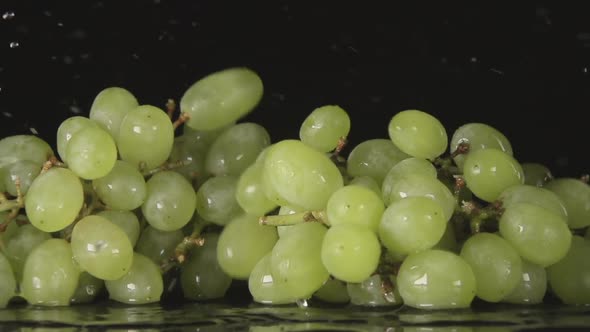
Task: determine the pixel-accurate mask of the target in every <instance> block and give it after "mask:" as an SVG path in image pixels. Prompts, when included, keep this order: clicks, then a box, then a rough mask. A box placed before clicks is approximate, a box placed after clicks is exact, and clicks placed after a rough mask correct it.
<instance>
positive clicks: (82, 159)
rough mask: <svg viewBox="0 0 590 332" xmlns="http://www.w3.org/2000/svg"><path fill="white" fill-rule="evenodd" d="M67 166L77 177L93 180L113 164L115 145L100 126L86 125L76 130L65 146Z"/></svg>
mask: <svg viewBox="0 0 590 332" xmlns="http://www.w3.org/2000/svg"><path fill="white" fill-rule="evenodd" d="M66 157H67V161H68V167H69V168H70V169H71V170H72V171H73V172H74V173H76V175H78V176H79V177H81V178H83V179H86V180H94V179H98V178H100V177H103V176H105V175H107V174H108V173H109V172H110V171H111V170H112V169H113V166H115V161H116V160H117V146H116V145H115V141H114V140H113V138H112V137H111V135H110V134H109V133H108V132H106V131H105V130H103V129H102V128H99V127H98V126H97V127H92V126H88V127H86V128H82V129H80V130H79V131H77V132H76V133H75V134H74V135H72V138H71V139H70V140H69V142H68V145H67V147H66Z"/></svg>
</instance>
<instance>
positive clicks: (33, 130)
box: [29, 127, 39, 135]
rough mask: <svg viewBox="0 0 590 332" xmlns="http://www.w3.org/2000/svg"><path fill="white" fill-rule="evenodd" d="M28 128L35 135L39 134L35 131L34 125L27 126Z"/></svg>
mask: <svg viewBox="0 0 590 332" xmlns="http://www.w3.org/2000/svg"><path fill="white" fill-rule="evenodd" d="M29 130H30V131H31V132H32V133H33V134H35V135H39V132H38V131H37V129H35V128H34V127H31V128H29Z"/></svg>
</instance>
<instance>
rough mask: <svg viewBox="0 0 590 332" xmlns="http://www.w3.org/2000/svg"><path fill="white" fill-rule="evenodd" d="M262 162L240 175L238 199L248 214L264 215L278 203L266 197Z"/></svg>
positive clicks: (251, 166)
mask: <svg viewBox="0 0 590 332" xmlns="http://www.w3.org/2000/svg"><path fill="white" fill-rule="evenodd" d="M262 172H263V165H262V163H255V164H252V165H250V167H248V168H246V170H245V171H244V172H243V173H242V175H240V178H239V179H238V183H237V186H236V195H235V197H236V201H237V202H238V204H239V205H240V207H241V208H242V209H243V210H244V211H245V212H246V213H248V214H252V215H257V216H263V215H265V214H267V213H268V212H270V211H272V210H274V209H275V208H276V207H277V205H276V204H275V202H273V201H271V200H270V199H268V198H267V197H266V194H265V193H264V188H263V185H262Z"/></svg>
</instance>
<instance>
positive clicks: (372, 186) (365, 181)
mask: <svg viewBox="0 0 590 332" xmlns="http://www.w3.org/2000/svg"><path fill="white" fill-rule="evenodd" d="M348 185H349V186H353V185H354V186H361V187H365V188H367V189H369V190H371V191H373V192H374V193H375V194H377V196H379V197H381V187H380V186H379V184H377V181H375V179H373V178H372V177H370V176H367V175H362V176H356V177H354V178H352V179H351V180H350V182H348Z"/></svg>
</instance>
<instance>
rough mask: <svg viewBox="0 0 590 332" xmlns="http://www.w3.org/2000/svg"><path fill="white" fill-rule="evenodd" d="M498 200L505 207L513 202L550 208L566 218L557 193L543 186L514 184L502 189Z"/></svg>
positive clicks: (563, 206)
mask: <svg viewBox="0 0 590 332" xmlns="http://www.w3.org/2000/svg"><path fill="white" fill-rule="evenodd" d="M498 200H499V201H501V202H502V207H503V208H505V209H506V208H508V207H509V206H511V205H512V204H515V203H530V204H534V205H538V206H540V207H543V208H545V209H547V210H550V211H551V212H553V213H555V214H557V215H559V216H561V217H562V218H563V219H564V220H567V219H568V216H567V211H566V209H565V205H564V203H563V202H562V201H561V199H560V198H559V197H558V196H557V194H555V193H554V192H552V191H550V190H547V189H545V188H540V187H534V186H531V185H525V184H519V185H515V186H512V187H509V188H508V189H506V190H504V191H502V194H500V196H499V197H498Z"/></svg>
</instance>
